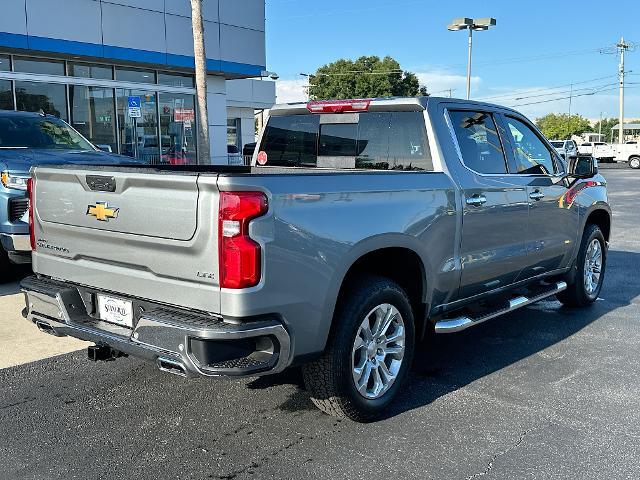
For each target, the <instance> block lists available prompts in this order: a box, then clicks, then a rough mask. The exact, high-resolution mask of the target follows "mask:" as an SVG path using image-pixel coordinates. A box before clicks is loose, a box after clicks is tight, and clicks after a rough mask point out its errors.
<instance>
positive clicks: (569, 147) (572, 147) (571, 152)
mask: <svg viewBox="0 0 640 480" xmlns="http://www.w3.org/2000/svg"><path fill="white" fill-rule="evenodd" d="M551 145H552V146H553V148H555V149H556V151H557V152H558V153H559V154H560V156H561V157H562V158H564V159H569V158H575V157H577V156H578V145H577V144H576V142H574V141H573V140H551Z"/></svg>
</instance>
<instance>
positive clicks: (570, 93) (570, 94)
mask: <svg viewBox="0 0 640 480" xmlns="http://www.w3.org/2000/svg"><path fill="white" fill-rule="evenodd" d="M572 102H573V83H572V84H571V89H570V91H569V116H571V103H572Z"/></svg>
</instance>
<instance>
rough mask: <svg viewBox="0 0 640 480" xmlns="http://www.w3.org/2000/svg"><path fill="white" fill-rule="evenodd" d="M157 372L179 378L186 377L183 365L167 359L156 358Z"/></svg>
mask: <svg viewBox="0 0 640 480" xmlns="http://www.w3.org/2000/svg"><path fill="white" fill-rule="evenodd" d="M157 364H158V370H160V371H161V372H167V373H171V374H173V375H178V376H180V377H186V376H187V370H186V368H184V365H183V364H182V363H181V362H179V361H177V360H170V359H168V358H162V357H160V358H158V360H157Z"/></svg>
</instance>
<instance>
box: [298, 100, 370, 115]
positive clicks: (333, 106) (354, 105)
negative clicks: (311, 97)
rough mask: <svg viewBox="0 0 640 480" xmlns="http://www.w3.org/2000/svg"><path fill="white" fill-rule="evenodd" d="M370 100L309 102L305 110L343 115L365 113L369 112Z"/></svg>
mask: <svg viewBox="0 0 640 480" xmlns="http://www.w3.org/2000/svg"><path fill="white" fill-rule="evenodd" d="M370 104H371V100H369V99H362V100H319V101H315V102H309V103H308V104H307V110H309V111H310V112H311V113H344V112H366V111H367V110H369V105H370Z"/></svg>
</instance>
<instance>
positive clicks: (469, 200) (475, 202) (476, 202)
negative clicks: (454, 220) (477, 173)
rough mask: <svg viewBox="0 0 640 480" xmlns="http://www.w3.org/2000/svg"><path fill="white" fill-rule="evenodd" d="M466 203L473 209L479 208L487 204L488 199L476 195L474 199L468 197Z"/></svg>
mask: <svg viewBox="0 0 640 480" xmlns="http://www.w3.org/2000/svg"><path fill="white" fill-rule="evenodd" d="M466 202H467V205H470V206H472V207H479V206H480V205H483V204H485V203H487V197H485V196H484V195H478V194H476V195H474V196H473V197H468V198H467V200H466Z"/></svg>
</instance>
